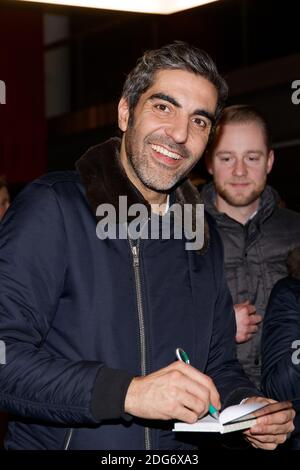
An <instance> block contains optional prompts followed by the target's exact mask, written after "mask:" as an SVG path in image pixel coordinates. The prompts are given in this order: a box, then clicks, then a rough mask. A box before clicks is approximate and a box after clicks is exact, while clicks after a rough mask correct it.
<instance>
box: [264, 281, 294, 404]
mask: <svg viewBox="0 0 300 470" xmlns="http://www.w3.org/2000/svg"><path fill="white" fill-rule="evenodd" d="M299 340H300V281H299V280H292V279H291V278H285V279H282V280H280V281H278V282H277V284H276V285H275V286H274V288H273V290H272V292H271V295H270V299H269V303H268V307H267V310H266V314H265V319H264V326H263V335H262V387H263V390H264V391H265V393H267V394H268V395H269V396H272V397H274V398H276V399H277V400H286V399H293V398H297V397H300V364H299V363H300V353H299V348H300V341H299ZM297 341H298V342H297ZM297 350H298V351H297Z"/></svg>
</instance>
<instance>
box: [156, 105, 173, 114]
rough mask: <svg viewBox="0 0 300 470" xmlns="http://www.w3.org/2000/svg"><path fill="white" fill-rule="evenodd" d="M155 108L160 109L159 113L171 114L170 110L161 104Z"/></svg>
mask: <svg viewBox="0 0 300 470" xmlns="http://www.w3.org/2000/svg"><path fill="white" fill-rule="evenodd" d="M154 107H155V108H156V109H158V110H159V111H163V112H165V113H169V112H170V109H169V108H168V106H167V105H166V104H162V103H159V104H156V105H155V106H154Z"/></svg>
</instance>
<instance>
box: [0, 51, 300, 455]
mask: <svg viewBox="0 0 300 470" xmlns="http://www.w3.org/2000/svg"><path fill="white" fill-rule="evenodd" d="M226 95H227V87H226V84H225V82H224V81H223V79H222V78H221V77H220V75H219V74H218V72H217V69H216V67H215V65H214V63H213V62H212V60H211V59H210V57H209V56H208V55H207V54H206V53H205V52H203V51H200V50H198V49H196V48H194V47H191V46H189V45H187V44H184V43H180V42H177V43H174V44H171V45H168V46H165V47H162V48H161V49H158V50H154V51H148V52H146V53H145V54H144V56H143V57H142V58H141V59H140V60H139V61H138V63H137V65H136V67H135V69H134V70H133V71H132V72H131V73H130V74H129V76H128V78H127V80H126V83H125V85H124V89H123V95H122V98H121V100H120V104H119V113H118V119H119V127H120V129H121V130H122V132H123V136H122V139H121V140H119V139H116V138H114V139H111V140H109V141H107V142H105V143H103V144H100V145H97V146H96V147H93V148H92V149H90V150H89V151H88V152H87V153H86V154H85V155H84V156H83V157H82V158H81V159H80V160H79V161H78V163H77V171H76V172H66V173H56V174H50V175H48V176H44V177H42V178H40V179H39V180H37V181H35V182H34V183H33V184H31V185H30V186H29V187H28V188H27V189H25V191H24V192H23V194H22V195H20V196H19V197H18V198H17V200H16V201H15V203H14V204H13V206H12V208H11V209H10V210H9V212H8V216H7V217H6V219H5V222H4V225H3V226H2V227H1V236H0V278H1V298H0V339H1V340H2V341H4V342H5V345H6V364H5V365H2V366H1V368H0V391H1V393H0V406H1V408H2V409H7V410H8V411H10V412H12V413H13V415H14V420H13V422H12V423H11V425H10V428H9V433H8V435H7V438H6V448H7V449H98V450H106V449H147V450H149V449H169V450H170V449H177V450H178V449H191V448H194V446H193V445H192V444H189V443H188V440H189V439H188V437H187V436H183V435H176V434H175V433H173V432H172V428H173V420H183V421H186V422H188V423H192V422H195V421H196V420H197V419H198V417H199V416H203V415H204V414H206V413H207V412H208V409H209V406H210V404H212V405H213V406H214V407H215V408H217V409H219V408H220V406H221V402H222V403H223V404H224V405H225V406H226V405H228V404H230V403H238V402H240V401H241V400H242V399H244V398H246V397H252V398H251V399H252V400H254V401H261V400H265V401H270V400H267V399H264V398H262V397H257V394H258V392H257V390H256V389H255V387H254V386H253V385H252V383H251V382H250V381H249V380H248V379H247V377H246V376H245V375H244V374H243V371H242V369H241V367H240V365H239V363H238V361H237V360H236V354H235V343H234V316H233V307H232V301H231V297H230V294H229V290H228V288H227V285H226V281H225V275H224V271H223V258H222V246H221V243H220V239H219V236H218V233H217V231H216V228H215V227H214V224H213V223H212V222H211V220H210V219H209V218H207V220H206V221H205V224H204V226H205V237H204V244H203V246H202V248H201V249H197V250H190V251H188V250H186V248H185V238H184V237H182V238H181V239H177V238H176V237H175V236H173V235H174V233H173V231H172V230H173V228H174V227H173V226H172V225H171V230H170V237H169V239H163V238H161V237H158V238H151V237H148V238H146V239H145V238H143V237H142V236H140V237H138V238H133V237H131V234H130V233H128V237H127V239H122V238H106V239H104V240H102V239H99V238H97V235H96V225H97V217H96V213H97V214H98V213H99V211H98V209H99V207H101V206H102V207H103V206H104V205H105V206H104V207H105V208H107V209H108V208H109V207H111V206H113V207H114V208H117V207H118V200H119V198H120V197H121V196H122V197H124V196H126V197H127V199H128V204H129V206H131V208H133V207H134V206H136V205H137V204H143V205H144V206H146V207H147V208H148V209H149V218H148V217H146V219H145V224H146V223H147V221H148V219H151V220H152V219H153V218H156V219H157V218H159V221H160V222H161V223H164V220H165V217H168V214H169V212H170V210H171V208H172V205H173V204H175V203H177V204H179V205H181V206H184V205H185V204H190V205H192V207H193V208H194V209H195V208H196V206H197V204H199V203H201V200H200V198H199V194H198V192H197V190H196V189H195V188H194V187H193V186H192V185H191V184H190V183H189V182H188V181H187V180H186V178H185V177H186V175H187V174H188V172H189V171H190V170H191V168H192V167H193V166H194V165H195V163H196V162H197V161H198V160H199V158H200V157H201V155H202V153H203V151H204V149H205V147H206V145H207V142H208V140H209V138H210V135H211V133H212V130H213V126H214V123H215V121H216V119H217V118H218V115H219V113H220V111H221V109H222V106H223V103H224V100H225V98H226ZM157 205H158V206H159V210H157V211H156V212H158V214H154V213H153V212H154V211H153V210H151V209H153V208H156V206H157ZM126 222H127V220H125V221H124V220H120V221H119V223H120V225H121V224H123V225H124V223H126ZM49 225H50V227H49ZM142 225H143V224H142ZM143 226H144V225H143ZM49 229H50V230H49ZM142 230H143V229H141V232H140V235H142ZM178 347H182V348H184V349H185V350H186V351H187V353H188V354H189V357H190V359H191V363H192V364H193V365H188V364H185V363H182V362H179V361H176V360H175V359H176V357H175V350H176V348H178ZM276 406H277V407H278V408H277V411H276V412H274V413H273V414H270V415H266V416H262V417H260V418H258V419H257V426H256V427H253V428H252V429H251V431H247V432H248V434H247V439H249V441H251V442H252V444H253V445H254V446H255V447H261V448H265V449H273V448H275V447H276V446H277V445H278V444H279V443H281V442H283V441H284V440H285V439H286V435H287V433H288V432H290V431H291V430H292V429H293V424H292V420H293V417H294V411H293V410H292V408H291V404H290V403H283V404H278V405H276ZM24 418H25V419H24ZM28 418H29V419H28Z"/></svg>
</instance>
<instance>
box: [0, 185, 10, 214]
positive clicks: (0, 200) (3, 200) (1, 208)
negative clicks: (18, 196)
mask: <svg viewBox="0 0 300 470" xmlns="http://www.w3.org/2000/svg"><path fill="white" fill-rule="evenodd" d="M9 206H10V197H9V192H8V187H7V183H6V181H5V179H4V178H3V177H0V220H2V218H3V217H4V214H5V212H6V211H7V209H8V208H9Z"/></svg>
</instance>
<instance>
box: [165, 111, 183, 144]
mask: <svg viewBox="0 0 300 470" xmlns="http://www.w3.org/2000/svg"><path fill="white" fill-rule="evenodd" d="M165 133H166V134H167V136H168V137H171V138H172V139H173V140H174V142H177V143H184V142H186V141H187V138H188V133H189V120H188V119H187V118H186V117H184V116H177V117H176V118H175V119H173V120H172V122H170V123H169V125H168V126H166V128H165Z"/></svg>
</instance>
